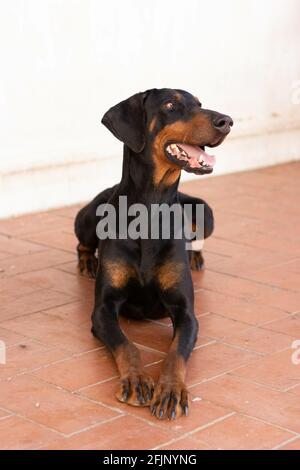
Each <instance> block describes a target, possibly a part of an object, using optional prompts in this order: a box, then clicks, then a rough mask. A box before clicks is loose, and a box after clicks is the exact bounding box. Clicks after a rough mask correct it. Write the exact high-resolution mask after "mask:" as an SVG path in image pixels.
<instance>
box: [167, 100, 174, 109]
mask: <svg viewBox="0 0 300 470" xmlns="http://www.w3.org/2000/svg"><path fill="white" fill-rule="evenodd" d="M165 108H166V109H169V110H172V109H174V103H172V101H169V102H168V103H166V104H165Z"/></svg>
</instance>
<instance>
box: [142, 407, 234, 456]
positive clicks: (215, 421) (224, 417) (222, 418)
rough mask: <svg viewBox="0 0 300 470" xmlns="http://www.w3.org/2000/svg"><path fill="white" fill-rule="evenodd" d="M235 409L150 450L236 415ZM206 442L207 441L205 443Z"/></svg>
mask: <svg viewBox="0 0 300 470" xmlns="http://www.w3.org/2000/svg"><path fill="white" fill-rule="evenodd" d="M236 414H237V413H236V411H232V412H231V413H227V414H226V415H224V416H221V417H220V418H217V419H214V420H213V421H210V422H209V423H207V424H203V425H202V426H199V427H198V428H195V429H193V430H192V431H189V432H186V433H184V434H182V435H181V436H180V437H178V438H174V439H171V440H170V441H168V442H165V443H163V444H160V445H159V446H156V447H153V448H152V449H151V450H157V449H159V448H160V447H162V446H165V445H168V444H172V443H173V442H176V441H178V440H179V439H181V438H183V437H190V436H193V435H194V434H195V433H196V432H198V431H203V430H204V429H206V428H209V427H211V426H213V425H214V424H217V423H220V422H222V421H225V420H226V419H227V418H230V417H231V416H234V415H236ZM207 444H208V443H207ZM208 445H209V444H208Z"/></svg>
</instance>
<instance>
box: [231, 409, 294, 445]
mask: <svg viewBox="0 0 300 470" xmlns="http://www.w3.org/2000/svg"><path fill="white" fill-rule="evenodd" d="M238 414H239V415H241V416H246V418H251V419H254V420H255V421H259V422H260V423H264V424H267V425H268V426H273V427H275V428H277V429H280V430H281V431H285V432H288V433H290V434H294V437H299V433H298V432H296V431H292V430H291V429H288V428H285V427H284V426H280V425H279V424H275V423H271V422H270V421H267V420H265V419H262V418H258V417H257V416H252V415H248V414H247V413H243V412H240V413H238ZM294 437H293V438H292V439H294Z"/></svg>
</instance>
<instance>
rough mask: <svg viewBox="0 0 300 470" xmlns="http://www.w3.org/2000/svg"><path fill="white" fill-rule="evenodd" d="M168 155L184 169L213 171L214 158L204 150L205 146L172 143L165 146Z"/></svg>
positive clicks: (200, 171) (193, 171) (199, 172)
mask: <svg viewBox="0 0 300 470" xmlns="http://www.w3.org/2000/svg"><path fill="white" fill-rule="evenodd" d="M166 153H167V155H168V157H169V158H170V159H171V160H172V161H174V162H175V163H177V164H178V165H179V166H180V167H181V168H183V169H184V170H185V171H188V172H192V173H196V174H204V173H211V172H212V171H213V167H214V164H215V162H216V159H215V157H214V156H213V155H209V154H208V153H206V152H205V147H202V146H201V147H200V146H198V145H189V144H182V143H172V144H169V145H167V146H166Z"/></svg>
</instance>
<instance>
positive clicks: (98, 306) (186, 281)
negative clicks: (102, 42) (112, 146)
mask: <svg viewBox="0 0 300 470" xmlns="http://www.w3.org/2000/svg"><path fill="white" fill-rule="evenodd" d="M102 123H103V124H104V125H105V126H106V127H107V128H108V129H109V130H110V131H111V132H112V133H113V134H114V136H115V137H117V138H118V139H119V140H121V141H122V142H123V143H124V159H123V173H122V179H121V182H120V183H119V184H118V185H116V186H114V187H113V188H109V189H107V190H105V191H103V192H102V193H101V194H99V195H98V196H97V197H96V198H95V199H94V200H93V201H92V202H91V203H90V204H88V205H87V206H86V207H84V208H83V209H81V211H80V212H79V213H78V215H77V217H76V221H75V232H76V235H77V237H78V240H79V245H78V257H79V269H80V272H81V273H82V274H83V275H85V276H88V277H92V278H93V277H96V291H95V307H94V311H93V314H92V325H93V326H92V332H93V334H94V335H95V336H96V337H97V338H99V339H100V340H101V341H103V343H105V344H106V346H107V347H108V348H109V349H110V351H111V352H112V354H113V356H114V358H115V361H116V363H117V366H118V369H119V372H120V386H119V389H118V391H117V398H118V399H119V400H120V401H122V402H126V403H128V404H129V405H135V406H149V405H150V410H151V412H152V414H153V415H155V416H156V417H157V418H165V417H169V418H171V419H174V418H176V417H178V416H180V415H181V414H185V415H187V413H188V393H187V389H186V386H185V383H184V380H185V370H186V363H187V360H188V357H189V355H190V353H191V351H192V349H193V347H194V344H195V341H196V338H197V333H198V323H197V320H196V318H195V315H194V291H193V285H192V279H191V273H190V268H194V269H199V268H201V266H202V261H203V260H202V255H201V252H196V251H195V252H187V251H186V250H185V240H177V239H169V240H166V239H158V240H151V239H148V240H144V239H138V240H132V239H107V240H103V241H99V239H98V238H97V235H96V225H97V223H98V221H99V217H97V216H96V209H97V207H98V206H99V205H100V204H102V203H107V202H109V203H110V204H112V205H113V206H114V207H115V208H116V211H118V201H119V196H121V195H122V196H124V195H125V196H127V198H128V205H130V204H134V203H142V204H144V205H146V206H147V207H149V208H150V205H151V204H153V203H155V204H160V203H165V204H168V205H172V204H173V203H176V202H177V203H178V202H179V203H180V204H186V203H188V204H193V205H194V206H195V205H196V204H204V205H205V206H204V209H205V210H204V222H205V227H204V237H205V238H206V237H208V236H209V235H210V234H211V233H212V230H213V214H212V211H211V209H210V207H209V206H208V205H207V204H206V203H205V202H204V201H202V200H201V199H198V198H194V197H190V196H187V195H185V194H182V193H180V192H178V183H179V179H180V173H181V170H182V169H184V170H185V171H188V172H192V173H196V174H198V175H202V174H208V173H211V172H212V171H213V168H212V167H213V164H214V157H211V156H210V155H208V154H207V153H206V152H205V147H206V146H208V147H215V146H217V145H219V144H220V143H221V142H222V141H223V140H224V138H225V137H226V135H227V134H228V133H229V132H230V128H231V126H232V125H233V121H232V119H231V118H230V117H229V116H226V115H223V114H219V113H217V112H215V111H210V110H207V109H203V108H202V106H201V103H200V102H199V100H198V99H197V98H195V97H194V96H193V95H191V94H189V93H187V92H185V91H182V90H172V89H160V90H158V89H153V90H148V91H146V92H144V93H137V94H135V95H133V96H131V97H130V98H128V99H127V100H125V101H122V102H121V103H119V104H117V105H116V106H113V107H112V108H111V109H109V110H108V111H107V113H106V114H105V115H104V117H103V119H102ZM96 250H98V259H97V258H96V257H95V252H96ZM119 314H123V315H126V316H129V317H132V318H135V319H146V318H147V319H155V318H159V317H163V316H166V315H169V316H170V317H171V319H172V322H173V327H174V336H173V341H172V344H171V347H170V350H169V353H168V355H167V357H166V359H165V361H164V363H163V366H162V370H161V374H160V377H159V379H158V382H157V384H156V385H154V383H153V380H152V378H151V377H150V376H149V375H148V374H147V372H146V371H145V369H144V368H143V365H142V363H141V359H140V354H139V351H138V350H137V348H136V347H135V346H134V344H133V343H132V342H130V341H129V340H128V338H127V337H126V336H125V335H124V333H123V331H122V330H121V328H120V326H119V322H118V316H119ZM203 367H205V364H204V365H203Z"/></svg>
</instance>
